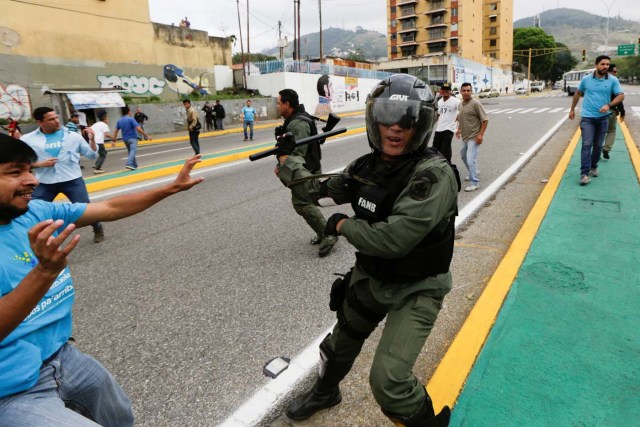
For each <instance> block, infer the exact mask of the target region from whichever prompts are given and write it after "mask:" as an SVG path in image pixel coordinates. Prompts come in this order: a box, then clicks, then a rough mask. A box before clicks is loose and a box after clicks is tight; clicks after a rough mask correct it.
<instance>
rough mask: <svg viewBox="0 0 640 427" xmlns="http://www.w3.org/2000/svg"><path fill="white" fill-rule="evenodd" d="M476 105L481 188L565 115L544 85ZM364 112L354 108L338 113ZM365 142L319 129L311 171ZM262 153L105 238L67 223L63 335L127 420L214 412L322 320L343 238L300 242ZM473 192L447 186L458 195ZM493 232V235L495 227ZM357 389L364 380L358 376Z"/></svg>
mask: <svg viewBox="0 0 640 427" xmlns="http://www.w3.org/2000/svg"><path fill="white" fill-rule="evenodd" d="M630 88H634V87H630ZM558 95H560V94H559V93H558ZM635 100H640V97H638V96H635V95H632V96H630V97H628V101H627V102H626V105H627V109H628V110H629V112H628V119H627V122H628V124H629V126H630V128H631V131H632V134H634V135H638V130H639V128H640V123H639V122H640V120H639V118H638V117H637V116H633V114H632V110H631V108H629V107H630V106H632V105H633V104H634V103H636V104H637V102H634V101H635ZM482 103H483V105H484V106H485V109H486V110H487V111H488V112H489V127H488V130H487V133H486V136H485V143H484V144H483V145H482V147H481V150H480V156H479V165H480V172H481V184H482V186H483V187H485V186H487V185H488V184H489V183H490V182H491V181H493V180H494V179H496V177H498V176H499V175H500V174H501V173H502V172H503V171H504V170H505V169H507V168H508V167H509V166H510V165H511V164H512V163H513V162H514V161H515V160H516V159H517V158H519V157H520V156H521V155H522V153H524V152H525V151H526V150H527V149H528V148H529V147H530V146H531V145H533V144H534V143H535V142H536V141H537V140H538V139H539V138H540V137H542V136H543V135H544V134H545V133H546V132H547V131H548V130H549V129H550V128H551V127H553V126H554V125H555V124H556V123H558V121H560V120H562V119H563V118H565V117H566V116H567V111H568V108H569V106H570V99H569V98H568V97H567V96H548V93H544V94H543V95H535V96H531V97H502V98H494V99H490V100H483V101H482ZM518 108H521V109H522V110H515V111H513V110H514V109H518ZM543 108H544V109H545V110H542V111H540V110H541V109H543ZM363 123H364V117H363V116H359V117H358V116H356V117H353V118H349V119H344V120H343V122H341V125H347V126H358V125H360V126H361V125H363ZM576 125H577V123H573V124H571V123H568V124H566V125H565V126H567V127H573V128H575V126H576ZM567 133H568V131H565V132H564V134H563V139H564V138H565V135H566V134H567ZM569 133H570V132H569ZM271 138H272V129H268V130H260V131H257V132H256V135H255V137H254V142H256V143H259V142H267V141H269V140H271ZM243 144H245V145H247V146H249V145H250V144H247V143H244V142H241V136H240V135H238V134H236V135H227V136H221V137H216V138H209V139H204V140H203V141H202V144H201V145H202V147H203V153H207V152H213V151H218V150H220V149H225V148H227V147H229V146H233V147H237V146H241V145H243ZM459 146H460V144H459V142H458V141H456V140H455V139H454V158H453V160H454V163H457V164H458V166H459V167H460V169H461V171H462V173H463V174H464V172H465V168H464V166H463V164H462V162H461V161H460V158H459V154H458V153H457V151H458V150H457V149H456V148H459ZM170 150H173V151H170ZM367 151H368V146H367V142H366V136H365V135H364V134H361V135H356V136H350V137H344V138H338V139H335V140H332V141H329V142H328V143H327V144H325V145H324V148H323V155H324V158H323V169H324V170H325V171H331V170H335V169H338V168H341V167H343V166H344V165H345V163H346V162H347V161H348V160H350V159H354V158H356V157H357V156H360V155H362V154H365V153H366V152H367ZM123 153H124V152H123V151H122V150H120V151H117V150H116V151H113V152H111V153H110V154H109V158H108V163H107V165H106V168H107V169H110V170H111V169H112V168H116V167H119V168H121V167H122V166H118V162H121V163H120V164H121V165H124V161H123V160H122V158H123V157H124V155H123ZM191 153H192V150H191V148H190V147H189V146H188V142H180V143H175V144H162V145H158V146H148V147H142V148H141V150H140V154H139V162H140V163H141V164H142V165H144V164H152V163H160V162H163V161H168V160H175V159H176V158H182V157H187V156H189V155H191ZM545 161H547V160H545ZM555 161H557V159H555ZM555 161H554V160H553V159H550V160H548V161H547V162H549V163H551V162H553V164H555ZM147 162H148V163H147ZM85 164H87V165H89V164H90V163H85ZM274 164H275V163H274V161H273V160H271V159H264V160H261V161H258V162H253V163H252V162H248V161H240V162H235V163H232V164H227V165H223V166H220V167H215V168H211V169H208V170H204V171H202V172H201V173H202V174H203V176H204V177H205V181H204V182H203V183H202V184H201V185H199V186H197V187H195V188H194V189H192V190H191V191H189V192H187V193H183V194H179V195H176V196H174V197H172V198H170V199H168V200H166V201H164V202H162V203H161V204H159V205H158V206H155V207H154V208H152V209H150V210H149V211H147V212H145V213H143V214H141V215H138V216H136V217H133V218H129V219H126V220H122V221H119V222H116V223H112V224H106V225H105V233H106V239H105V241H104V242H103V243H100V244H98V245H96V244H94V243H93V242H92V240H91V230H90V229H83V230H81V231H80V233H81V235H82V236H83V239H82V240H81V243H80V245H79V247H78V248H77V249H76V250H75V251H74V253H73V255H72V261H71V265H72V272H73V274H74V278H75V283H76V290H77V301H76V306H75V322H74V328H75V329H74V336H75V338H76V339H77V341H78V345H79V347H80V348H81V349H83V350H84V351H86V352H88V353H89V354H92V355H94V356H95V357H97V358H98V359H99V360H100V361H102V362H103V363H104V364H105V365H106V366H107V367H108V368H109V369H110V370H111V371H112V372H113V373H114V374H115V375H116V377H117V378H118V380H119V381H120V382H121V384H122V385H123V387H124V389H125V390H126V392H127V393H128V394H129V396H130V397H131V399H132V400H133V402H134V409H135V413H136V417H137V424H138V425H141V426H183V425H189V426H200V425H203V426H206V425H215V424H217V423H220V422H221V421H223V420H224V419H225V418H226V417H227V416H228V415H229V414H230V413H232V412H233V411H234V410H235V409H236V408H237V407H238V406H239V405H241V404H242V403H243V402H244V401H245V400H246V399H247V398H249V397H250V396H251V395H252V394H253V393H254V392H255V391H256V390H257V389H259V388H260V387H261V386H263V385H264V384H266V383H268V381H270V380H269V379H267V378H266V377H264V376H263V375H262V366H263V364H264V363H265V362H266V361H267V360H269V359H270V358H272V357H274V356H278V355H287V356H292V357H293V356H295V355H297V354H298V353H300V352H301V351H302V350H303V349H304V348H305V347H307V346H308V345H309V343H310V342H312V341H313V340H315V339H316V338H317V337H318V336H319V335H320V334H321V333H322V332H323V331H325V330H326V329H327V328H329V327H330V326H331V325H332V324H333V322H334V321H335V317H334V314H333V313H331V312H330V311H329V310H328V309H327V303H328V292H329V288H330V285H331V283H332V281H333V280H334V276H333V273H334V272H345V271H346V270H347V269H348V268H349V267H350V266H351V264H352V263H353V261H354V256H353V249H352V248H351V247H350V245H349V244H348V243H346V241H344V239H341V240H340V242H339V243H338V245H337V247H336V249H335V251H334V253H333V254H332V255H331V256H329V257H327V258H323V259H320V258H318V257H317V253H316V251H317V248H316V247H314V246H311V245H310V244H309V243H308V241H309V239H310V238H311V236H312V232H311V231H310V230H309V229H308V227H307V226H306V224H304V222H303V221H302V219H301V218H299V217H298V216H297V215H296V214H295V213H294V211H293V209H292V207H291V205H290V201H289V199H290V195H289V192H288V190H287V189H285V188H284V187H283V186H282V184H280V182H279V181H278V180H277V179H276V178H275V176H274V175H273V166H274ZM85 171H86V172H89V171H87V169H86V168H85ZM89 173H90V172H89ZM576 176H577V172H576ZM545 177H546V175H544V174H543V175H542V176H540V178H541V179H542V178H545ZM577 178H578V177H576V179H577ZM112 193H113V191H110V192H106V193H104V194H96V195H93V197H94V198H95V199H100V198H101V197H104V196H106V195H107V194H112ZM477 194H478V193H464V192H462V193H460V205H461V207H464V206H465V205H466V204H467V203H469V202H470V201H471V200H472V198H473V197H475V196H476V195H477ZM513 203H514V204H517V203H518V201H517V200H514V201H513ZM505 208H506V209H509V206H508V201H507V206H506V207H505ZM337 211H341V212H347V213H350V208H347V207H334V208H325V209H324V210H323V212H324V213H325V214H326V215H327V216H328V215H330V214H331V213H333V212H337ZM469 227H474V224H471V225H469ZM492 232H494V233H496V235H501V233H502V231H501V230H500V227H499V226H497V227H496V228H494V230H493V231H492ZM467 308H468V307H467ZM448 309H449V310H456V307H454V306H451V304H449V307H448ZM465 309H466V308H465ZM361 387H362V388H364V389H368V384H366V377H365V382H363V383H362V384H361Z"/></svg>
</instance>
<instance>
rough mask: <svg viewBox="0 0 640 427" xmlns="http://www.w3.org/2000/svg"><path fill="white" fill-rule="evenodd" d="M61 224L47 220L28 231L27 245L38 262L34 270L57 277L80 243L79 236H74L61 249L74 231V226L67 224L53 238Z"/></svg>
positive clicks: (59, 221)
mask: <svg viewBox="0 0 640 427" xmlns="http://www.w3.org/2000/svg"><path fill="white" fill-rule="evenodd" d="M63 223H64V222H63V221H62V220H60V219H59V220H57V221H53V220H51V219H49V220H46V221H42V222H40V223H38V224H36V225H34V226H33V227H31V229H30V230H29V233H28V235H29V243H30V245H31V249H33V253H34V254H35V256H36V257H37V258H38V261H39V263H38V265H37V266H36V267H35V268H38V269H40V270H42V271H43V272H44V273H46V274H50V275H56V276H57V275H58V274H59V273H60V271H62V269H63V268H65V267H66V266H67V262H68V260H67V257H68V256H69V254H70V253H71V251H73V249H74V248H75V247H76V245H77V244H78V242H79V241H80V236H79V235H75V236H73V237H72V238H71V240H70V241H69V242H68V243H67V245H66V246H65V247H62V244H63V243H64V241H65V240H67V238H68V237H69V235H71V233H72V232H73V230H75V229H76V226H75V224H69V225H68V226H67V227H66V228H65V229H64V230H62V231H61V232H60V234H59V235H58V236H54V235H53V234H54V233H55V231H56V230H57V229H58V228H60V227H61V226H62V224H63Z"/></svg>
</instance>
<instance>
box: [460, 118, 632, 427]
mask: <svg viewBox="0 0 640 427" xmlns="http://www.w3.org/2000/svg"><path fill="white" fill-rule="evenodd" d="M617 135H618V138H617V140H616V143H615V145H614V148H613V151H612V153H611V160H601V161H600V164H599V170H600V176H599V177H597V178H595V177H594V178H592V179H591V183H590V184H589V185H586V186H580V185H579V183H578V181H579V178H580V174H579V170H580V144H578V147H577V149H576V151H575V152H574V154H573V156H572V160H571V162H570V164H569V167H568V168H567V171H566V172H565V174H564V177H563V179H562V182H561V184H560V187H559V188H558V191H557V192H556V195H555V196H554V199H553V201H552V203H551V206H550V207H549V210H548V212H547V214H546V216H545V219H544V221H543V223H542V225H541V227H540V230H539V232H538V234H537V236H536V238H535V240H534V242H533V244H532V246H531V248H530V250H529V252H528V254H527V256H526V259H525V261H524V263H523V264H522V267H521V268H520V271H519V273H518V276H517V278H516V280H515V281H514V283H513V285H512V288H511V291H510V292H509V295H508V297H507V299H506V301H505V303H504V306H503V308H502V310H501V312H500V314H499V316H498V318H497V320H496V323H495V325H494V327H493V330H492V332H491V334H490V336H489V338H488V339H487V342H486V344H485V346H484V348H483V350H482V352H481V353H480V355H479V357H478V360H477V361H476V364H475V366H474V368H473V370H472V372H471V374H470V375H469V378H468V379H467V382H466V384H465V387H464V389H463V391H462V393H461V395H460V397H459V399H458V402H457V404H456V406H455V408H454V410H453V415H452V420H451V424H450V425H452V426H626V425H637V423H638V422H639V421H638V420H640V334H639V333H638V328H640V315H639V314H638V310H639V309H640V249H638V248H639V247H640V227H638V222H639V221H640V185H639V184H638V176H637V175H636V173H635V171H634V169H633V167H632V164H631V161H630V158H629V153H628V151H627V147H626V146H625V143H624V139H623V137H622V132H620V130H618V132H617Z"/></svg>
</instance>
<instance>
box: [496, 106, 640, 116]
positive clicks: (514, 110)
mask: <svg viewBox="0 0 640 427" xmlns="http://www.w3.org/2000/svg"><path fill="white" fill-rule="evenodd" d="M632 108H634V111H638V112H639V113H637V114H638V115H640V107H632ZM569 110H570V108H568V107H557V108H551V107H542V108H537V107H535V108H505V109H502V110H500V109H495V108H492V109H490V110H486V111H485V112H486V113H487V114H514V113H518V114H540V113H545V112H546V113H551V114H553V113H560V112H563V113H568V112H569ZM578 110H579V108H578Z"/></svg>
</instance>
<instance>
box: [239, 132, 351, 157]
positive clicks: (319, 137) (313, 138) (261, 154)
mask: <svg viewBox="0 0 640 427" xmlns="http://www.w3.org/2000/svg"><path fill="white" fill-rule="evenodd" d="M346 131H347V128H338V129H334V130H330V131H328V132H323V133H319V134H317V135H313V136H309V137H307V138H303V139H301V140H300V141H296V147H299V146H301V145H305V144H309V143H310V142H316V141H320V143H321V144H322V143H323V142H324V140H325V139H326V138H330V137H332V136H336V135H340V134H341V133H345V132H346ZM277 152H278V149H277V148H271V149H269V150H266V151H261V152H259V153H255V154H252V155H250V156H249V160H251V161H252V162H253V161H255V160H258V159H264V158H265V157H269V156H273V155H275V154H276V153H277Z"/></svg>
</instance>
